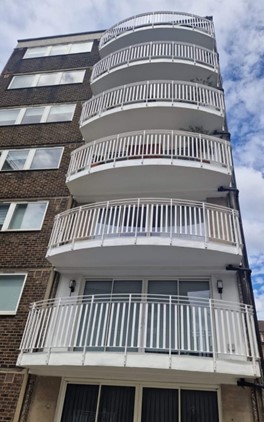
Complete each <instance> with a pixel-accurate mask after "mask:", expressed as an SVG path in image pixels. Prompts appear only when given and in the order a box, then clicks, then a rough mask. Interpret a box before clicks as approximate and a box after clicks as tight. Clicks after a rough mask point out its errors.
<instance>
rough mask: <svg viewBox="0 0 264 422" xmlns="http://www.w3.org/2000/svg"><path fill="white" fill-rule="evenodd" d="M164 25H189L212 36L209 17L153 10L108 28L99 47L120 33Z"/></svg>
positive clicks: (211, 25) (212, 26) (212, 31)
mask: <svg viewBox="0 0 264 422" xmlns="http://www.w3.org/2000/svg"><path fill="white" fill-rule="evenodd" d="M161 25H166V26H169V27H172V28H175V27H177V26H183V27H184V26H185V27H191V28H193V29H196V30H199V31H202V32H204V33H206V34H208V35H210V36H214V25H213V22H212V21H210V20H209V19H206V18H202V17H200V16H196V15H192V14H190V13H182V12H165V11H164V12H162V11H161V12H153V13H142V14H140V15H136V16H132V17H131V18H128V19H125V20H123V21H121V22H119V23H117V24H116V25H114V26H112V27H111V28H110V29H108V30H107V31H106V32H105V33H104V34H103V35H102V37H101V40H100V44H99V49H101V48H103V47H104V46H105V45H106V44H108V43H109V42H110V41H112V40H114V39H116V38H117V37H118V36H120V35H121V34H123V33H125V32H128V31H135V30H136V29H139V28H143V27H152V28H155V27H159V26H161Z"/></svg>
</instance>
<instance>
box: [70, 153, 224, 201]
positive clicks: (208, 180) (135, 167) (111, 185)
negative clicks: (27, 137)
mask: <svg viewBox="0 0 264 422" xmlns="http://www.w3.org/2000/svg"><path fill="white" fill-rule="evenodd" d="M230 178H231V175H230V174H229V172H228V170H227V168H226V167H222V166H220V165H214V164H213V163H212V164H210V163H209V162H202V161H194V160H187V159H186V160H184V159H170V158H144V159H133V158H130V159H127V160H125V159H124V160H120V161H115V162H110V163H105V164H96V165H93V166H92V167H91V168H88V169H85V170H82V171H80V172H78V173H75V174H73V175H71V176H70V177H69V178H68V179H67V186H68V189H69V190H70V192H71V194H72V195H73V197H74V198H75V199H76V200H77V201H78V203H88V202H96V201H103V200H110V199H117V198H130V197H131V198H132V197H148V196H149V197H158V196H160V197H164V198H165V197H168V198H171V197H175V198H176V197H180V198H183V199H193V200H201V201H203V200H206V198H208V197H210V196H211V195H212V192H214V196H217V195H218V196H221V193H217V189H218V187H219V186H229V183H230Z"/></svg>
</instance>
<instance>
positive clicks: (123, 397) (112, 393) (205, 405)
mask: <svg viewBox="0 0 264 422" xmlns="http://www.w3.org/2000/svg"><path fill="white" fill-rule="evenodd" d="M136 392H137V395H136ZM136 397H137V399H136ZM134 413H135V414H136V415H139V414H141V418H138V417H137V416H136V420H137V421H139V420H140V421H141V422H161V421H162V422H219V416H218V404H217V391H205V390H204V391H199V390H187V389H182V388H177V389H176V388H150V387H145V386H144V385H137V386H119V385H118V386H116V385H96V384H94V385H85V384H68V385H67V389H66V395H65V400H64V407H63V411H62V416H61V422H84V421H86V422H124V421H125V422H132V421H133V420H134Z"/></svg>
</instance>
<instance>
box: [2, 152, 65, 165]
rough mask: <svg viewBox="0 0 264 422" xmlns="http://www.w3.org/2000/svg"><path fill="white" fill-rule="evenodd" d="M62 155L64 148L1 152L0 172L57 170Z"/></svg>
mask: <svg viewBox="0 0 264 422" xmlns="http://www.w3.org/2000/svg"><path fill="white" fill-rule="evenodd" d="M62 153H63V148H62V147H52V148H32V149H15V150H5V151H1V152H0V171H16V170H38V169H43V170H44V169H57V168H59V165H60V161H61V157H62Z"/></svg>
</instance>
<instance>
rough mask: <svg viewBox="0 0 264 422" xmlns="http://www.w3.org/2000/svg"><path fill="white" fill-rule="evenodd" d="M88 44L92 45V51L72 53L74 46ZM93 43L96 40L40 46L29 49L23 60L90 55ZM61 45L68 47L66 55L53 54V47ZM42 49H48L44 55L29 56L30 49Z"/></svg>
mask: <svg viewBox="0 0 264 422" xmlns="http://www.w3.org/2000/svg"><path fill="white" fill-rule="evenodd" d="M86 43H90V45H91V48H90V50H87V51H80V52H76V53H75V52H74V53H71V49H72V46H73V45H76V44H86ZM93 43H94V40H85V41H77V42H74V43H59V44H52V45H47V46H44V45H39V46H36V47H28V48H27V50H26V52H25V54H24V56H23V59H37V58H39V57H48V56H51V57H52V56H64V55H66V54H83V53H90V52H91V51H92V49H93ZM61 45H65V46H67V49H66V51H65V53H59V54H52V48H53V47H58V46H61ZM40 47H46V51H45V52H44V54H42V55H40V56H35V57H32V56H30V55H28V54H27V53H28V51H30V49H34V48H40Z"/></svg>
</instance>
